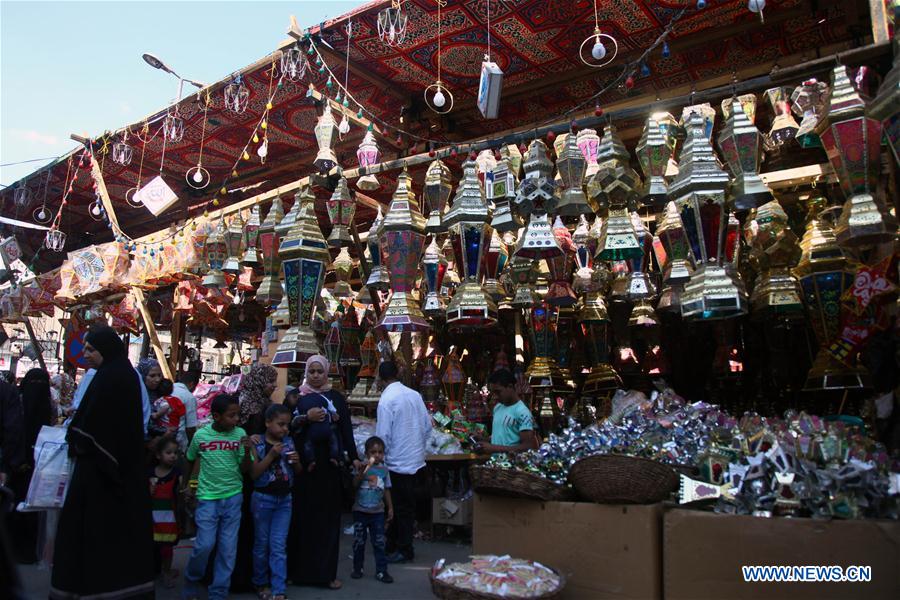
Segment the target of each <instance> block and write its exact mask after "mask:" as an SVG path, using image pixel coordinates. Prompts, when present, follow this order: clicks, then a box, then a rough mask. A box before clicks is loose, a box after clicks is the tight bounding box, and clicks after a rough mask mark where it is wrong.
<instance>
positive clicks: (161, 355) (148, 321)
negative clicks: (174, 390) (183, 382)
mask: <svg viewBox="0 0 900 600" xmlns="http://www.w3.org/2000/svg"><path fill="white" fill-rule="evenodd" d="M131 293H132V294H133V295H134V299H135V300H136V301H137V305H138V310H139V311H141V318H142V319H143V320H144V330H145V331H146V332H147V335H148V336H149V337H150V346H151V347H152V348H153V352H154V353H155V354H156V360H157V361H158V362H159V368H160V370H162V374H163V376H164V377H165V378H166V379H169V380H172V369H170V368H169V361H168V360H166V353H165V352H163V349H162V344H160V343H159V336H158V335H157V333H156V324H155V323H154V322H153V319H152V318H151V317H150V311H149V310H147V299H146V298H145V297H144V290H142V289H141V288H139V287H133V288H131Z"/></svg>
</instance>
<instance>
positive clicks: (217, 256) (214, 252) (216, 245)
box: [202, 218, 228, 288]
mask: <svg viewBox="0 0 900 600" xmlns="http://www.w3.org/2000/svg"><path fill="white" fill-rule="evenodd" d="M225 231H226V227H225V219H224V218H223V219H219V224H218V226H217V227H216V228H215V229H213V230H212V233H210V234H209V235H208V236H207V237H206V243H205V244H204V249H205V253H206V264H207V267H208V269H209V270H208V271H207V272H206V275H204V277H203V281H202V284H203V286H204V287H208V288H220V287H225V273H224V272H223V271H222V265H224V264H225V259H226V258H227V256H228V244H226V243H225Z"/></svg>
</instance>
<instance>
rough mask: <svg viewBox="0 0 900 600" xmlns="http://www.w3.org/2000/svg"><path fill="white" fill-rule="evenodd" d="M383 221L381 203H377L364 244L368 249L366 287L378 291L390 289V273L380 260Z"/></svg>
mask: <svg viewBox="0 0 900 600" xmlns="http://www.w3.org/2000/svg"><path fill="white" fill-rule="evenodd" d="M383 223H384V215H382V214H381V205H379V206H378V214H377V215H375V220H374V221H372V226H371V227H370V228H369V236H368V237H367V238H366V246H367V247H368V249H369V278H368V279H367V280H366V287H367V288H371V289H374V290H377V291H379V292H386V291H388V290H389V289H391V274H390V273H389V272H388V269H387V267H386V266H385V265H384V264H383V262H382V255H381V244H380V242H379V236H380V235H381V226H382V224H383Z"/></svg>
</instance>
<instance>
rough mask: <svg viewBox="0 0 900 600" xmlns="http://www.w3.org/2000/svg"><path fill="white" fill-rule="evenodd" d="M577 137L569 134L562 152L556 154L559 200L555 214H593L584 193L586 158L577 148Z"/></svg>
mask: <svg viewBox="0 0 900 600" xmlns="http://www.w3.org/2000/svg"><path fill="white" fill-rule="evenodd" d="M576 140H577V137H576V136H575V135H573V134H569V136H568V137H567V138H566V142H565V145H564V146H563V148H562V152H560V153H559V154H558V155H557V157H558V158H557V159H556V169H557V171H558V173H559V178H560V186H559V187H560V194H559V201H558V202H557V204H556V214H558V215H561V216H577V215H589V214H593V212H594V211H593V209H592V208H591V206H590V205H589V204H588V201H587V196H585V195H584V174H585V172H586V171H587V160H586V159H585V157H584V155H583V154H582V153H581V150H580V149H579V148H578V142H577V141H576Z"/></svg>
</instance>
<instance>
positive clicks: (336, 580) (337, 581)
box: [328, 579, 344, 590]
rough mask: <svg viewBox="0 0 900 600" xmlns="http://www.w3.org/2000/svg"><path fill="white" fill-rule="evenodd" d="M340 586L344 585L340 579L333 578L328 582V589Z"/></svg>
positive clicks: (335, 588) (339, 587) (337, 588)
mask: <svg viewBox="0 0 900 600" xmlns="http://www.w3.org/2000/svg"><path fill="white" fill-rule="evenodd" d="M342 587H344V584H343V583H341V580H340V579H335V580H334V581H332V582H331V583H329V584H328V589H330V590H339V589H341V588H342Z"/></svg>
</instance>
